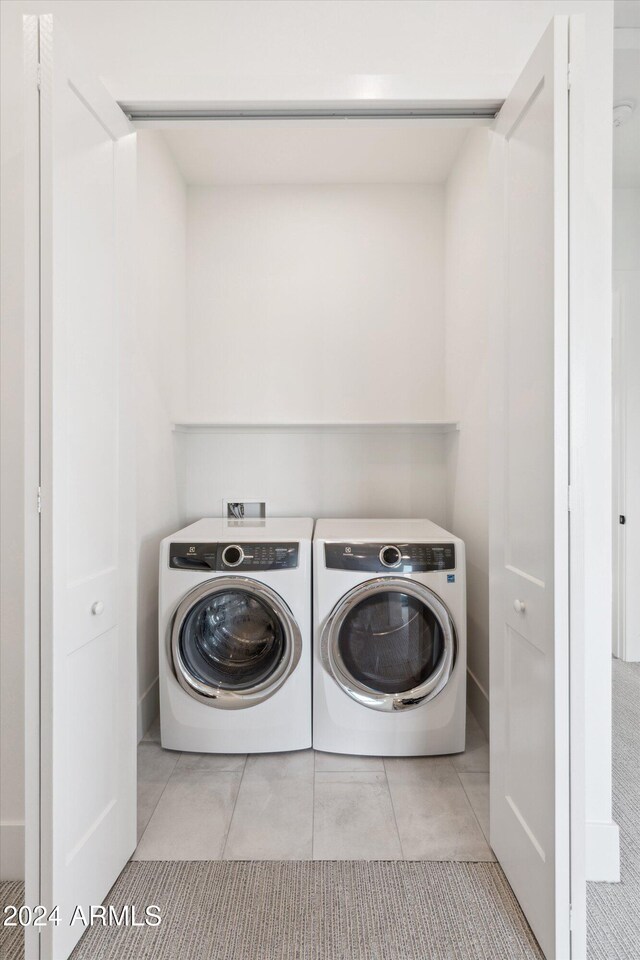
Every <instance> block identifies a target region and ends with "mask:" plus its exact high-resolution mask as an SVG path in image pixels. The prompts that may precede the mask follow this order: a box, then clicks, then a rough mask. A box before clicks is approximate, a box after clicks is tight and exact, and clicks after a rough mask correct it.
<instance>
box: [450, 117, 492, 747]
mask: <svg viewBox="0 0 640 960" xmlns="http://www.w3.org/2000/svg"><path fill="white" fill-rule="evenodd" d="M489 138H490V132H489V131H488V130H486V129H476V130H472V131H471V132H470V133H469V134H468V136H467V140H466V142H465V144H464V146H463V148H462V150H461V151H460V154H459V155H458V158H457V161H456V163H455V165H454V167H453V169H452V171H451V174H450V176H449V179H448V181H447V186H446V200H445V262H446V294H445V302H446V309H445V317H446V344H445V353H446V412H447V417H448V418H449V419H451V420H457V421H459V423H460V432H459V433H456V434H451V435H450V436H449V438H448V453H447V457H448V463H447V493H448V523H449V526H450V529H451V530H452V531H453V532H454V533H455V534H456V535H457V536H459V537H462V539H463V540H464V541H465V543H466V548H467V590H468V594H467V597H468V604H467V606H468V669H469V685H468V699H469V704H470V706H471V709H472V710H473V712H474V714H475V715H476V716H477V718H478V720H479V722H480V723H481V724H482V726H483V728H484V730H485V732H486V733H487V735H488V732H489V699H488V690H489V515H488V510H489V504H488V492H489V491H488V483H489V436H488V429H489V421H488V417H489V409H488V401H489V380H488V367H489V323H490V310H489V293H490V288H489V284H490V276H489V248H488V243H487V240H486V238H487V224H488V222H489V220H490V217H489V212H490V206H489V205H490V197H489V193H488V191H489V183H488V152H489Z"/></svg>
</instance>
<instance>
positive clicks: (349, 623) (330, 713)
mask: <svg viewBox="0 0 640 960" xmlns="http://www.w3.org/2000/svg"><path fill="white" fill-rule="evenodd" d="M465 580H466V578H465V550H464V543H463V542H462V540H460V539H458V537H454V536H452V534H450V533H448V532H447V531H446V530H443V529H442V528H441V527H438V526H436V524H434V523H431V522H430V521H428V520H319V521H318V522H317V524H316V529H315V535H314V664H313V667H314V679H313V746H314V748H315V749H316V750H326V751H329V752H332V753H352V754H364V755H373V756H425V755H432V754H441V753H459V752H461V751H462V750H464V746H465V716H466V711H465V696H466V654H467V645H466V596H465V594H466V585H465Z"/></svg>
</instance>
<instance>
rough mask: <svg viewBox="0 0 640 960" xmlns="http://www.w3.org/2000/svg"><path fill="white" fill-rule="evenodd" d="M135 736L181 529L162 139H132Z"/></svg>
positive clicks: (180, 332) (173, 299) (175, 187)
mask: <svg viewBox="0 0 640 960" xmlns="http://www.w3.org/2000/svg"><path fill="white" fill-rule="evenodd" d="M138 223H139V243H140V256H139V262H138V274H137V276H138V290H137V325H136V332H137V358H136V359H137V362H136V370H137V395H136V434H137V486H138V497H137V539H138V545H139V546H138V575H139V576H138V697H139V700H138V735H139V736H141V735H142V733H143V732H144V731H145V730H146V728H147V727H148V725H149V723H150V722H151V721H152V720H153V718H154V717H155V716H156V714H157V712H158V688H157V677H158V621H157V613H158V546H159V543H160V540H161V539H162V538H163V537H165V536H166V535H167V534H168V533H170V532H171V531H172V530H175V529H177V528H178V527H179V526H180V517H179V505H178V488H177V472H176V460H175V443H174V434H173V432H172V408H173V405H174V402H175V398H176V396H180V395H181V394H182V392H183V391H184V387H185V369H186V352H185V322H186V321H185V312H186V289H185V281H186V270H185V252H186V189H185V185H184V183H183V181H182V177H181V176H180V174H179V172H178V171H177V169H176V167H175V164H174V162H173V158H172V157H171V154H170V153H169V150H168V148H167V146H166V144H165V142H164V140H163V138H162V136H161V134H159V133H157V132H155V131H145V132H144V133H142V134H140V135H139V136H138Z"/></svg>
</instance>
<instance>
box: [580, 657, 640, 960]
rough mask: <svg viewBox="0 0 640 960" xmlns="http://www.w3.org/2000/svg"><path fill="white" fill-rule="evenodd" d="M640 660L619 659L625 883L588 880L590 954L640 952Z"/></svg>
mask: <svg viewBox="0 0 640 960" xmlns="http://www.w3.org/2000/svg"><path fill="white" fill-rule="evenodd" d="M639 756H640V663H623V662H622V661H621V660H614V661H613V819H614V820H615V822H616V823H617V824H618V826H619V827H620V867H621V882H620V883H589V884H587V916H588V924H589V926H588V939H587V947H588V949H587V955H588V957H589V960H639V958H640V761H639V760H638V757H639Z"/></svg>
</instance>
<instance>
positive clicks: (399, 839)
mask: <svg viewBox="0 0 640 960" xmlns="http://www.w3.org/2000/svg"><path fill="white" fill-rule="evenodd" d="M380 759H381V760H382V769H383V770H384V781H385V783H386V785H387V793H388V794H389V800H390V801H391V812H392V813H393V822H394V823H395V825H396V834H397V836H398V844H399V845H400V853H401V854H402V859H403V860H407V859H408V858H407V855H406V853H405V852H404V844H403V842H402V837H401V836H400V827H399V826H398V817H397V815H396V808H395V805H394V803H393V793H392V792H391V784H390V783H389V774H388V773H387V761H386V758H385V757H381V758H380Z"/></svg>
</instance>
